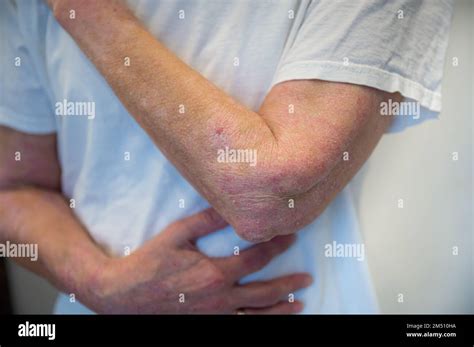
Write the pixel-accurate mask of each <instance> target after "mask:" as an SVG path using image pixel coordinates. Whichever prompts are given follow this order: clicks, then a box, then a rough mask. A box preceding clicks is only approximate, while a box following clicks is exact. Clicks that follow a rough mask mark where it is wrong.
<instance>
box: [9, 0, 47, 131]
mask: <svg viewBox="0 0 474 347" xmlns="http://www.w3.org/2000/svg"><path fill="white" fill-rule="evenodd" d="M30 39H31V38H30ZM0 125H3V126H7V127H10V128H13V129H15V130H18V131H22V132H26V133H31V134H47V133H52V132H55V131H56V122H55V118H54V113H53V111H52V106H51V102H50V98H49V96H48V93H47V90H46V88H45V83H44V79H42V78H40V74H38V62H37V61H35V59H34V56H33V54H32V52H30V50H29V48H28V45H27V43H26V38H25V35H24V32H23V30H22V27H21V25H20V22H19V14H18V13H17V7H16V5H15V2H14V1H0Z"/></svg>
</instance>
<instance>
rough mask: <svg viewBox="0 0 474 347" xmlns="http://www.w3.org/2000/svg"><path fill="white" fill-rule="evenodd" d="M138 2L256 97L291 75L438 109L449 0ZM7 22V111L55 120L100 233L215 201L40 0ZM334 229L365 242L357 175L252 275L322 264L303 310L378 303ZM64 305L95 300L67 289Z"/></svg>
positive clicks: (239, 89)
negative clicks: (81, 108) (75, 299)
mask: <svg viewBox="0 0 474 347" xmlns="http://www.w3.org/2000/svg"><path fill="white" fill-rule="evenodd" d="M129 5H130V7H131V8H132V9H133V10H134V11H135V13H136V15H137V16H138V17H139V18H140V19H141V20H142V21H143V22H144V23H145V24H146V26H147V27H148V28H149V30H150V31H151V33H152V34H153V35H155V36H156V37H157V38H158V39H160V40H161V41H162V42H163V43H164V44H165V45H166V46H167V47H168V48H170V49H171V50H172V51H174V52H175V53H176V54H177V55H178V56H179V57H180V58H181V59H182V60H184V61H185V62H186V63H187V64H189V65H191V66H192V67H193V68H195V69H196V70H198V71H199V72H201V73H202V75H204V76H205V77H206V78H208V79H210V80H211V81H213V82H214V83H215V84H216V85H217V86H219V87H220V88H222V89H223V90H224V91H225V92H227V93H228V94H230V95H231V96H232V97H234V98H235V99H236V100H238V101H240V102H241V103H243V104H245V105H246V106H248V107H249V108H251V109H253V110H255V111H256V110H258V108H259V106H260V104H261V102H262V101H263V98H264V97H265V95H266V94H267V93H268V92H269V90H270V89H271V87H272V86H273V85H274V84H276V83H278V82H281V81H285V80H292V79H323V80H330V81H341V82H349V83H354V84H361V85H366V86H371V87H374V88H378V89H381V90H385V91H389V92H395V91H398V92H400V93H402V94H403V95H404V96H405V97H406V98H410V99H413V100H416V101H419V103H420V105H421V117H420V118H419V119H413V118H414V117H407V116H397V117H395V123H394V127H393V128H392V129H393V130H400V129H402V128H404V127H405V126H407V125H410V124H414V123H417V122H420V121H423V120H425V119H428V118H433V117H435V116H436V115H437V113H438V112H439V111H440V108H441V95H440V90H441V78H442V71H443V64H444V56H445V49H446V46H447V36H448V31H449V25H450V20H451V11H452V3H451V2H450V1H408V0H398V1H369V0H364V1H361V0H359V1H332V0H331V1H311V0H302V1H296V0H288V1H275V0H262V1H254V0H248V1H247V0H238V1H218V0H200V1H197V0H195V1H184V0H178V1H158V0H138V1H129ZM0 29H1V30H0V35H1V40H0V44H1V45H2V46H1V51H0V52H1V56H0V57H1V64H0V72H1V79H0V92H1V94H0V98H1V99H0V124H3V125H6V126H10V127H12V128H15V129H17V130H20V131H24V132H27V133H34V134H43V133H52V132H57V135H58V148H59V158H60V163H61V168H62V188H63V191H64V194H65V196H67V197H68V198H70V199H74V200H75V210H74V211H75V213H76V214H77V216H78V217H79V218H80V220H81V221H82V223H84V225H85V226H86V227H87V229H88V230H89V232H90V234H91V236H92V238H93V239H94V240H95V241H96V242H98V243H99V244H100V245H101V246H102V247H104V248H105V249H107V251H108V252H110V253H112V254H115V255H117V256H121V255H123V254H124V251H125V250H126V249H127V248H130V249H131V250H132V251H133V250H134V249H137V248H138V247H140V246H141V245H142V244H143V243H144V242H145V241H146V240H148V239H150V238H152V237H153V236H155V235H156V234H158V233H159V232H160V231H161V230H163V229H164V228H165V227H166V226H167V225H169V224H170V223H171V222H173V221H175V220H177V219H180V218H183V217H185V216H189V215H190V214H192V213H195V212H197V211H200V210H202V209H204V208H205V207H207V206H208V203H207V202H206V201H205V200H204V199H203V198H202V197H201V196H200V195H199V194H198V193H197V192H196V191H195V190H194V189H193V187H192V186H191V185H190V184H189V183H188V182H187V181H186V180H185V179H183V177H182V176H181V175H180V174H179V172H178V171H177V170H176V169H175V168H174V167H173V165H171V163H170V162H169V161H168V160H167V159H166V158H165V157H164V156H163V155H162V154H161V152H160V151H159V149H157V148H156V146H155V145H154V144H153V143H152V141H151V140H150V139H149V138H148V136H147V135H146V134H145V132H144V131H143V130H142V129H141V128H140V127H139V126H138V124H137V123H136V122H135V121H134V119H133V118H132V117H131V116H130V115H129V114H128V113H127V111H126V110H125V108H124V107H123V106H122V104H121V103H120V101H119V100H118V99H117V97H116V96H115V95H114V93H113V92H112V90H111V89H110V87H109V86H108V85H107V83H106V82H105V80H104V79H103V78H102V76H101V75H100V74H99V73H98V72H97V71H96V69H95V67H94V66H93V65H92V64H91V63H90V62H89V61H88V60H87V58H86V57H85V56H84V55H83V53H82V52H81V51H80V49H79V48H78V46H77V45H76V44H75V42H74V41H73V40H72V39H71V38H70V37H69V35H68V34H67V33H66V32H65V31H64V30H63V29H62V28H61V27H60V26H59V25H58V23H57V22H56V21H55V20H54V18H53V17H52V15H51V13H50V12H49V10H48V9H47V7H46V6H45V5H44V4H43V1H42V0H23V1H18V2H15V1H0ZM111 39H113V38H111ZM17 57H19V58H21V65H20V66H16V65H15V63H17V64H18V59H17ZM64 99H66V100H68V101H73V102H79V101H80V102H83V101H84V102H85V101H89V102H90V101H93V102H95V113H96V115H95V118H94V119H89V118H88V117H85V116H56V115H55V107H54V105H55V104H56V102H61V101H63V100H64ZM127 153H128V156H129V160H125V159H126V157H127ZM183 203H184V206H183ZM334 242H336V245H346V244H348V245H353V246H357V245H359V246H360V244H363V240H362V239H361V236H360V233H359V230H358V222H357V216H356V214H355V211H354V207H353V203H352V200H351V195H350V189H348V188H346V189H345V190H344V191H343V192H342V193H340V194H339V195H338V196H337V197H336V199H335V200H334V201H333V202H332V203H331V204H330V206H329V207H328V208H327V209H326V211H325V212H324V213H323V214H322V215H321V216H320V217H319V218H318V219H317V220H315V221H314V222H313V223H312V224H310V225H308V226H307V227H305V228H304V229H303V230H301V231H300V232H299V233H298V240H297V242H296V243H295V244H294V245H293V246H292V247H291V248H290V249H289V250H288V251H287V252H285V253H284V254H282V255H280V256H279V257H277V258H275V259H274V260H273V261H272V262H271V263H270V264H269V265H268V266H266V267H265V268H264V269H262V270H261V271H259V272H257V273H254V274H252V275H250V276H248V277H247V278H246V279H245V281H251V280H262V279H269V278H274V277H277V276H281V275H285V274H289V273H292V272H302V271H304V272H310V273H312V274H313V276H314V279H315V282H314V284H313V285H312V286H311V287H309V288H307V289H304V290H301V291H299V292H297V293H296V298H298V299H300V300H302V301H303V302H304V303H305V310H304V312H305V313H371V312H376V311H377V305H376V300H375V296H374V292H373V289H372V286H371V282H370V276H369V274H368V268H367V257H364V258H363V260H361V257H359V258H358V257H347V256H346V257H338V256H337V253H336V254H334V255H335V257H330V256H328V255H329V254H328V253H327V252H326V251H327V250H328V246H327V245H331V246H333V245H334ZM198 245H199V247H200V248H201V250H202V251H203V252H205V253H206V254H208V255H211V256H224V255H232V253H233V250H234V247H235V246H239V247H240V248H241V249H242V248H245V247H248V246H249V243H247V242H245V241H243V240H241V239H239V238H238V237H237V236H236V234H235V233H234V231H233V230H232V229H231V228H230V227H229V228H227V229H225V230H222V231H219V232H217V233H214V234H212V235H210V236H208V237H205V238H203V239H201V240H200V241H199V243H198ZM359 249H360V248H359ZM346 255H347V254H346ZM359 255H360V254H359ZM56 311H57V312H60V313H81V312H89V311H88V310H87V309H85V308H84V307H83V306H81V305H80V304H79V303H69V301H68V297H67V296H65V295H63V296H61V297H60V299H59V302H58V305H57V309H56Z"/></svg>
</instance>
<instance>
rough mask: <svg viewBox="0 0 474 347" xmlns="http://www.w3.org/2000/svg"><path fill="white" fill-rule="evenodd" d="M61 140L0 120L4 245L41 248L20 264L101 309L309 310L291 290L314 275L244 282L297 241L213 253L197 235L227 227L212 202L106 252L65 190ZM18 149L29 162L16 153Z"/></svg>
mask: <svg viewBox="0 0 474 347" xmlns="http://www.w3.org/2000/svg"><path fill="white" fill-rule="evenodd" d="M55 143H56V137H55V135H45V136H39V135H27V134H24V133H21V132H17V131H14V130H12V129H8V128H4V127H0V163H1V165H0V243H4V242H5V241H7V240H8V241H9V242H11V243H16V244H24V243H26V244H37V245H38V252H39V254H38V261H30V260H29V259H26V258H15V259H14V260H16V261H18V262H19V263H20V264H21V265H23V266H25V267H27V268H28V269H30V270H32V271H34V272H35V273H37V274H39V275H41V276H43V277H45V278H47V279H49V280H50V281H51V282H52V283H53V284H54V285H55V286H56V287H57V288H58V289H60V290H61V291H63V292H65V293H68V294H74V296H75V298H76V299H77V300H80V301H81V302H82V303H84V304H85V305H86V306H88V307H89V308H91V309H93V310H95V311H96V312H98V313H234V312H235V311H236V310H237V309H239V310H241V309H243V310H245V311H246V312H248V313H296V312H299V311H301V309H302V304H301V303H300V302H293V303H291V302H288V300H287V296H288V294H289V293H291V292H294V291H296V290H298V289H300V288H303V287H306V286H308V285H309V284H310V283H311V277H310V276H308V275H307V274H292V275H289V276H285V277H281V278H278V279H274V280H272V281H268V282H253V283H251V284H248V285H244V286H240V285H238V281H239V280H240V279H241V278H242V277H244V276H246V275H248V274H250V273H253V272H255V271H258V270H259V269H261V268H262V267H264V266H265V265H266V264H267V263H268V262H270V261H271V260H272V259H273V258H274V257H275V256H277V255H278V254H280V253H281V252H284V251H285V250H286V249H287V248H288V247H289V246H290V245H291V244H292V242H293V241H294V238H291V237H280V238H274V239H273V240H272V241H270V242H266V243H262V244H259V245H257V246H255V247H252V248H250V249H248V250H245V251H242V252H240V254H239V256H231V257H224V258H210V257H207V256H206V255H205V254H203V253H201V252H199V251H198V249H197V248H196V247H195V241H196V239H197V238H199V237H201V236H204V235H206V234H208V233H211V232H213V231H215V230H218V229H220V228H222V227H224V226H226V222H225V221H224V220H223V219H222V218H221V217H220V216H219V215H218V214H217V213H216V212H215V211H214V210H212V209H208V210H205V211H203V212H201V213H198V214H196V215H194V216H191V217H189V218H185V219H182V220H179V221H177V222H175V223H173V224H172V225H170V226H169V227H167V228H166V229H165V230H163V232H162V233H160V234H159V235H158V236H156V237H155V238H152V239H151V240H150V241H149V242H147V243H146V244H145V245H144V246H142V247H140V248H139V249H138V250H136V251H135V252H133V253H132V254H131V255H129V256H127V257H124V258H115V257H111V256H109V255H108V254H106V253H105V252H104V250H102V249H100V247H99V246H98V245H96V244H95V243H94V242H93V240H92V239H91V238H90V236H89V234H88V232H87V230H86V229H85V228H84V226H83V225H81V223H80V221H79V220H78V218H77V217H76V216H75V214H74V213H73V210H71V208H70V207H69V205H68V202H67V201H66V199H65V198H64V196H62V194H61V192H60V184H59V177H60V168H59V164H58V158H57V153H56V144H55ZM16 152H19V153H21V160H20V161H16V160H14V158H15V155H14V154H15V153H16ZM131 232H133V230H131ZM181 293H182V294H183V295H184V297H183V299H184V301H183V302H181V301H180V294H181Z"/></svg>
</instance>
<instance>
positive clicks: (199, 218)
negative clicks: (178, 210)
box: [170, 208, 227, 241]
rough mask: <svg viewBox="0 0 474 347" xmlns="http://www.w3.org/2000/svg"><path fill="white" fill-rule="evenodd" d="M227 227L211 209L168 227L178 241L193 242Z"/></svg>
mask: <svg viewBox="0 0 474 347" xmlns="http://www.w3.org/2000/svg"><path fill="white" fill-rule="evenodd" d="M225 226H227V222H226V221H225V220H224V219H223V218H222V217H221V216H220V215H219V213H217V211H216V210H214V209H213V208H208V209H205V210H204V211H201V212H199V213H196V214H194V215H192V216H190V217H187V218H183V219H180V220H178V221H176V222H174V223H173V224H172V225H171V226H170V232H171V233H173V234H174V236H175V237H176V239H177V240H178V241H184V240H195V239H197V238H199V237H201V236H204V235H207V234H210V233H212V232H214V231H217V230H219V229H222V228H224V227H225Z"/></svg>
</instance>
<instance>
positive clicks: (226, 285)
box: [0, 0, 452, 313]
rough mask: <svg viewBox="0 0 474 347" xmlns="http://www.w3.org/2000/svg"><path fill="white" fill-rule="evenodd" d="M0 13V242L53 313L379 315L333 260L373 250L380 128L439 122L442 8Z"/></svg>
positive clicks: (48, 7)
mask: <svg viewBox="0 0 474 347" xmlns="http://www.w3.org/2000/svg"><path fill="white" fill-rule="evenodd" d="M1 6H2V11H0V13H1V14H0V16H1V17H2V18H1V20H0V22H1V23H2V24H1V26H2V33H3V37H2V43H3V44H4V45H5V47H6V48H7V49H6V50H5V49H4V50H2V52H3V54H2V57H3V62H2V64H1V71H2V80H1V81H2V82H1V83H2V86H1V87H2V90H3V92H2V100H1V103H0V124H2V125H3V126H4V127H3V128H2V130H1V132H2V136H1V141H0V143H1V144H0V156H1V158H2V159H1V160H2V162H3V163H4V165H2V169H1V171H0V182H1V183H0V185H1V189H2V190H1V193H0V204H1V205H2V209H1V212H0V235H1V237H2V240H7V239H8V240H14V241H15V242H18V243H37V244H38V245H39V252H40V256H39V259H40V260H39V262H38V264H32V262H28V261H25V260H23V261H22V262H23V264H24V265H25V266H27V267H29V268H30V269H32V270H33V271H36V272H38V273H40V274H42V275H43V276H45V277H47V278H49V279H50V281H51V282H52V283H54V284H55V285H56V286H57V287H58V288H59V289H60V290H61V291H62V292H63V294H61V295H60V297H59V299H58V302H57V305H56V310H55V312H58V313H91V312H98V313H115V312H117V313H143V312H146V313H296V312H303V313H374V312H377V303H376V299H375V295H374V291H373V288H372V285H371V282H370V276H369V273H368V268H367V257H363V254H360V252H358V253H359V254H358V256H357V257H354V256H352V255H351V254H347V253H344V252H343V253H342V255H340V254H339V253H338V252H336V250H335V249H330V248H331V247H333V248H337V247H339V246H342V249H347V247H346V246H349V247H350V246H354V247H353V249H359V250H360V249H362V250H363V249H364V248H363V247H358V246H360V245H363V240H362V237H361V235H360V232H359V229H358V223H357V216H356V213H355V209H354V206H353V203H352V197H351V190H350V187H349V185H348V183H349V182H350V181H351V179H352V177H353V176H354V175H355V174H356V173H357V171H358V170H359V169H360V167H361V166H362V165H363V164H364V162H365V161H366V160H367V159H368V157H369V156H370V153H371V152H372V151H373V149H374V148H375V146H376V145H377V143H378V141H379V140H380V138H381V137H382V135H383V134H384V133H385V132H392V131H398V130H401V129H403V128H405V127H407V126H409V125H412V124H417V123H420V122H422V121H424V120H426V119H433V118H436V115H437V113H438V112H439V111H440V108H441V94H440V90H441V80H442V68H443V63H444V55H445V50H446V45H447V34H448V31H449V24H450V16H451V15H450V14H451V11H452V3H451V2H448V1H439V2H418V1H409V0H398V1H391V2H378V1H369V0H367V1H343V2H332V1H316V0H301V1H296V0H289V1H259V2H252V1H243V0H242V1H240V0H238V1H237V0H236V1H227V2H222V1H213V0H194V1H189V2H181V1H173V2H167V1H128V2H121V1H115V0H111V1H101V2H96V1H92V0H63V1H56V0H48V1H47V4H45V3H43V2H42V1H33V0H32V1H18V2H16V1H12V2H2V4H1ZM404 103H408V104H409V103H414V104H415V105H418V106H420V108H421V115H419V114H417V115H415V114H402V113H400V112H397V110H400V109H401V108H402V107H401V106H402V105H404ZM387 105H396V108H393V107H391V106H390V107H389V109H388V111H389V112H382V111H381V110H382V109H383V108H385V109H386V108H387ZM414 109H416V107H415V108H414ZM15 153H16V155H15ZM18 154H20V157H21V160H18ZM209 205H210V206H212V208H210V209H206V208H208V207H209ZM203 209H205V210H204V211H203V212H199V211H201V210H203ZM227 223H228V224H229V225H228V226H226V224H227ZM381 232H382V231H381ZM295 239H296V241H294V240H295ZM293 241H294V243H293ZM328 249H329V250H330V252H328ZM75 297H77V299H78V300H77V301H76V300H73V299H72V298H75Z"/></svg>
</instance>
